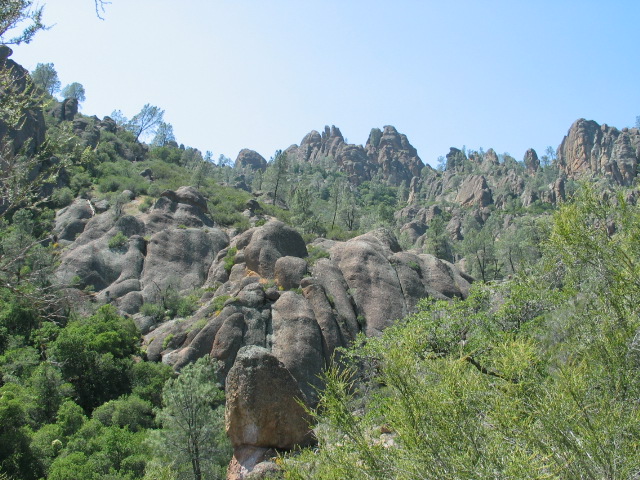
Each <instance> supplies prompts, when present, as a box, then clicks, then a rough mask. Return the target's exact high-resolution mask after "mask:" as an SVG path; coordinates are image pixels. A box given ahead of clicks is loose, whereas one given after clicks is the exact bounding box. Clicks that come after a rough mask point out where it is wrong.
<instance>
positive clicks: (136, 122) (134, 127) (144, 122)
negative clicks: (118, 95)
mask: <svg viewBox="0 0 640 480" xmlns="http://www.w3.org/2000/svg"><path fill="white" fill-rule="evenodd" d="M162 123H164V110H161V109H160V108H159V107H156V106H153V105H150V104H148V103H147V104H146V105H145V106H144V107H142V110H140V112H138V113H137V114H136V115H134V116H133V118H132V119H131V120H130V121H129V122H128V123H127V125H126V128H127V130H129V131H130V132H131V133H133V135H134V136H135V138H136V140H138V139H139V138H140V136H141V135H142V134H147V135H153V134H155V133H156V132H157V131H158V128H159V127H160V125H161V124H162Z"/></svg>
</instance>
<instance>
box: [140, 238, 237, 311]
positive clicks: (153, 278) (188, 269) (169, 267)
mask: <svg viewBox="0 0 640 480" xmlns="http://www.w3.org/2000/svg"><path fill="white" fill-rule="evenodd" d="M227 245H228V238H227V236H226V235H225V234H224V233H223V232H222V231H220V230H218V229H198V228H173V229H166V230H162V231H160V232H158V233H156V234H155V235H153V236H152V237H151V238H150V239H149V241H148V243H147V251H146V257H145V262H144V269H143V271H142V277H141V281H142V284H143V285H144V290H143V295H144V297H145V299H146V301H151V302H154V301H157V297H158V296H159V295H161V294H162V293H163V292H164V291H165V290H166V289H167V288H169V287H173V288H177V289H178V290H179V291H183V290H188V289H193V288H196V287H200V286H201V285H203V284H204V283H205V280H206V279H207V273H208V272H209V268H210V266H211V264H212V263H213V260H214V258H215V257H216V255H217V254H218V252H219V251H220V250H222V249H223V248H225V247H226V246H227Z"/></svg>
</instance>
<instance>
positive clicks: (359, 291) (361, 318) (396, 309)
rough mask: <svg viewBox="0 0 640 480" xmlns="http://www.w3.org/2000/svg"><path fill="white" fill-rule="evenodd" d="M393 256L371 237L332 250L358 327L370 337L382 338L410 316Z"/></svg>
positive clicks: (389, 250)
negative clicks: (349, 297) (392, 264)
mask: <svg viewBox="0 0 640 480" xmlns="http://www.w3.org/2000/svg"><path fill="white" fill-rule="evenodd" d="M370 239H373V241H371V240H370ZM391 254H392V251H391V249H389V248H388V247H387V248H385V246H384V244H383V243H382V242H380V241H379V239H377V238H375V237H372V236H369V235H363V236H361V237H356V238H354V239H351V240H349V241H348V242H344V243H343V244H339V245H335V246H334V247H333V248H332V249H331V258H332V259H333V260H334V261H335V262H336V264H337V266H338V268H339V269H340V270H341V272H342V275H343V276H344V279H345V281H346V283H347V285H348V287H349V290H348V292H350V294H351V296H352V297H353V300H354V302H355V305H356V312H357V314H358V317H357V319H358V323H359V324H360V326H361V328H362V329H363V330H364V331H365V333H366V334H367V335H370V336H371V335H379V334H380V333H381V332H382V330H384V329H385V328H386V327H388V326H389V325H391V324H392V323H393V322H395V321H396V320H397V319H399V318H402V317H403V316H405V315H406V314H407V313H408V312H407V306H406V302H405V300H404V296H403V293H402V288H401V286H400V282H399V280H398V276H397V274H396V272H395V270H394V269H393V267H392V266H391V264H390V263H389V261H388V260H387V257H388V256H390V255H391Z"/></svg>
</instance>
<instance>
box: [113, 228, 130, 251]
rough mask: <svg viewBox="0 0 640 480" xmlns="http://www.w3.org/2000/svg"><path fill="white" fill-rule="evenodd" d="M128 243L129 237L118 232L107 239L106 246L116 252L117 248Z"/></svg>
mask: <svg viewBox="0 0 640 480" xmlns="http://www.w3.org/2000/svg"><path fill="white" fill-rule="evenodd" d="M128 241H129V237H127V236H126V235H125V234H124V233H122V232H118V233H116V234H115V235H114V236H113V237H111V238H110V239H109V243H108V246H109V248H110V249H112V250H117V249H119V248H122V247H124V246H125V245H126V244H127V242H128Z"/></svg>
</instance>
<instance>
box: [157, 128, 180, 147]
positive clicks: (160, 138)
mask: <svg viewBox="0 0 640 480" xmlns="http://www.w3.org/2000/svg"><path fill="white" fill-rule="evenodd" d="M175 141H176V137H175V135H174V134H173V125H171V124H170V123H165V122H160V124H159V125H158V128H157V130H156V136H155V137H153V140H151V145H153V146H154V147H165V146H166V145H167V144H168V143H169V142H175Z"/></svg>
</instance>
